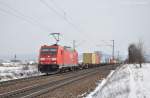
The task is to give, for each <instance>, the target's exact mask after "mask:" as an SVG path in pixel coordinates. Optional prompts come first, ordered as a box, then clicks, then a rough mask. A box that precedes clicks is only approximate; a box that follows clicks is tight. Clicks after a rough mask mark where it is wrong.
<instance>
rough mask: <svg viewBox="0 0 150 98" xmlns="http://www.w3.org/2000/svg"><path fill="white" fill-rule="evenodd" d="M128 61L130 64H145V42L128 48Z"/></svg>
mask: <svg viewBox="0 0 150 98" xmlns="http://www.w3.org/2000/svg"><path fill="white" fill-rule="evenodd" d="M128 61H129V63H139V64H140V67H142V63H143V62H145V58H144V47H143V42H142V41H139V43H137V44H130V45H129V47H128Z"/></svg>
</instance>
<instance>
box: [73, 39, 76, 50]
mask: <svg viewBox="0 0 150 98" xmlns="http://www.w3.org/2000/svg"><path fill="white" fill-rule="evenodd" d="M75 43H76V41H75V40H73V49H74V50H75V47H76V44H75Z"/></svg>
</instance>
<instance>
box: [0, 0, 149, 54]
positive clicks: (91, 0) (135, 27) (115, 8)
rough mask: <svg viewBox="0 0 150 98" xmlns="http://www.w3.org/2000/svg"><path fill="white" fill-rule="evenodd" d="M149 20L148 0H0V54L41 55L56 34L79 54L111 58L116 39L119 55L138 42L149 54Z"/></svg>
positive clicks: (63, 42) (64, 43)
mask: <svg viewBox="0 0 150 98" xmlns="http://www.w3.org/2000/svg"><path fill="white" fill-rule="evenodd" d="M64 11H65V12H64ZM149 17H150V0H0V55H13V54H38V50H39V48H40V46H41V45H43V44H52V43H54V40H53V39H52V37H50V36H49V33H52V32H60V33H61V34H62V36H61V42H60V44H62V45H72V40H76V41H77V44H79V45H78V47H77V50H78V51H79V52H90V51H95V50H101V51H104V52H108V53H111V48H110V47H108V46H103V45H104V42H103V41H102V40H105V41H107V43H109V44H110V43H111V41H109V40H113V39H114V40H115V46H116V48H115V49H116V51H120V53H121V54H127V47H128V44H129V43H132V42H137V41H138V40H139V39H142V40H143V41H144V43H145V46H146V47H147V48H149V51H150V27H149V26H150V18H149ZM65 19H67V20H65ZM97 45H99V47H98V46H97Z"/></svg>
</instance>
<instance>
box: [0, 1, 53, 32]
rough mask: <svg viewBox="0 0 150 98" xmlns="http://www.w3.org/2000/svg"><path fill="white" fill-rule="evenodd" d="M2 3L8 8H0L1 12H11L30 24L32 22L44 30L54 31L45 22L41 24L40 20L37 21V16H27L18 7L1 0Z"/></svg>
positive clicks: (10, 13)
mask: <svg viewBox="0 0 150 98" xmlns="http://www.w3.org/2000/svg"><path fill="white" fill-rule="evenodd" d="M0 4H1V5H2V6H3V7H7V9H4V8H0V11H1V12H4V13H6V14H9V15H12V16H14V17H16V18H18V19H20V20H22V21H25V22H27V23H29V24H32V25H34V26H36V27H38V28H40V29H42V30H45V31H48V32H50V31H52V30H51V29H50V28H49V27H46V26H44V25H43V24H41V23H40V22H38V21H37V19H35V17H34V18H33V17H31V16H27V15H25V14H23V13H22V12H21V11H19V10H18V9H15V8H14V7H11V6H9V5H8V4H6V3H4V2H2V1H0Z"/></svg>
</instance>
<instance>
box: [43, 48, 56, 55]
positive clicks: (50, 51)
mask: <svg viewBox="0 0 150 98" xmlns="http://www.w3.org/2000/svg"><path fill="white" fill-rule="evenodd" d="M41 54H49V55H56V54H57V48H42V49H41Z"/></svg>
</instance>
